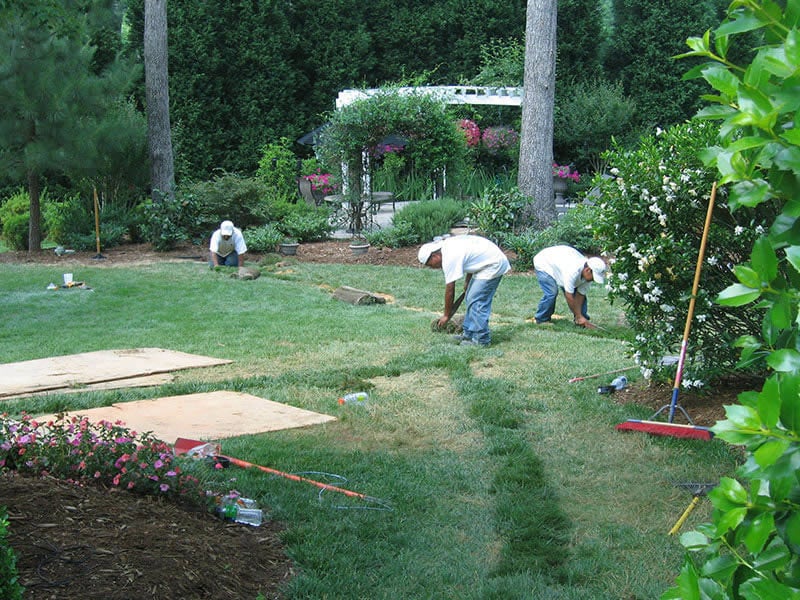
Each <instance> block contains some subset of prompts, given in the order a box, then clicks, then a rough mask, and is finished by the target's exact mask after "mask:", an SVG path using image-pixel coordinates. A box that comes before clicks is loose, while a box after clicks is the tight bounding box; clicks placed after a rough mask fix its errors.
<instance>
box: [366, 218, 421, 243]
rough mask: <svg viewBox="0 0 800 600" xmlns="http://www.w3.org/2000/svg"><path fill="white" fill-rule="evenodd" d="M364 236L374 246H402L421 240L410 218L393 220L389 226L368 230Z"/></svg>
mask: <svg viewBox="0 0 800 600" xmlns="http://www.w3.org/2000/svg"><path fill="white" fill-rule="evenodd" d="M364 237H365V238H366V240H367V241H368V242H369V243H370V245H371V246H374V247H376V248H378V247H381V246H383V247H386V248H404V247H406V246H413V245H415V244H419V243H421V242H422V239H421V238H420V236H419V235H418V234H417V232H416V231H415V230H414V226H413V224H412V223H411V221H410V220H401V221H399V222H398V221H393V223H392V226H391V227H386V228H385V229H376V230H374V231H368V232H366V233H365V234H364Z"/></svg>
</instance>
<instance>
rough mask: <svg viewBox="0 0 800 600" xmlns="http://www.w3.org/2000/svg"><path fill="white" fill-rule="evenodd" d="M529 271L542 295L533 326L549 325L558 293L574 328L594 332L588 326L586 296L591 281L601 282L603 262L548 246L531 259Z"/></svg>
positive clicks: (567, 249) (592, 327) (604, 268)
mask: <svg viewBox="0 0 800 600" xmlns="http://www.w3.org/2000/svg"><path fill="white" fill-rule="evenodd" d="M533 268H534V271H536V278H537V279H538V280H539V287H541V288H542V294H543V295H542V299H541V301H540V302H539V307H538V308H537V309H536V322H537V323H539V324H541V323H548V322H549V321H550V317H552V316H553V312H554V311H555V308H556V298H558V290H559V289H562V290H564V298H565V299H566V300H567V306H569V309H570V311H572V315H573V317H574V322H575V325H579V326H580V327H587V328H589V329H594V327H595V326H594V325H593V324H592V323H590V322H589V314H588V312H587V302H586V293H587V292H588V291H589V287H590V286H591V285H592V282H593V281H596V282H597V283H603V282H604V281H605V272H606V263H604V262H603V259H601V258H597V257H592V258H587V257H586V256H584V255H583V254H581V253H580V252H578V251H577V250H576V249H575V248H573V247H572V246H551V247H549V248H545V249H544V250H542V251H540V252H539V253H538V254H537V255H536V256H534V257H533Z"/></svg>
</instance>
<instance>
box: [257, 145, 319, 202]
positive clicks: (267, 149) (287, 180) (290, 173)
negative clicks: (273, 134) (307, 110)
mask: <svg viewBox="0 0 800 600" xmlns="http://www.w3.org/2000/svg"><path fill="white" fill-rule="evenodd" d="M314 162H316V161H314ZM313 172H314V171H308V172H306V171H305V170H304V171H303V174H307V173H313ZM298 175H299V173H298V172H297V157H296V156H295V155H294V152H292V149H291V142H290V141H289V139H288V138H285V137H284V138H281V139H280V140H279V141H277V142H272V143H270V144H267V145H266V146H264V148H263V149H262V151H261V159H260V160H259V161H258V170H257V171H256V178H257V179H259V180H261V181H262V182H263V183H264V184H265V185H266V187H267V191H268V193H269V194H270V195H271V196H278V197H281V198H284V199H286V200H289V199H292V198H295V197H296V196H297V176H298Z"/></svg>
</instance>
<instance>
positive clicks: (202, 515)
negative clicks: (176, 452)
mask: <svg viewBox="0 0 800 600" xmlns="http://www.w3.org/2000/svg"><path fill="white" fill-rule="evenodd" d="M0 506H7V507H8V514H9V531H10V535H9V543H10V544H11V547H12V548H13V549H14V551H15V553H16V555H17V560H18V562H17V570H18V573H19V575H20V582H21V583H22V585H24V586H25V588H26V592H25V595H24V597H25V598H28V599H31V600H37V599H42V600H44V599H51V598H58V599H59V600H73V599H74V600H79V599H98V600H100V599H103V600H123V599H124V600H127V599H128V598H175V599H177V598H185V599H190V598H197V599H198V600H199V599H201V598H202V599H207V598H219V599H225V598H230V599H232V600H233V599H237V600H238V599H240V598H255V597H256V596H257V595H258V594H259V593H261V594H263V595H264V597H265V598H280V595H279V586H280V584H282V583H284V582H286V581H287V580H288V578H289V577H290V576H291V574H292V564H291V561H289V559H288V558H287V557H286V555H285V554H284V552H283V548H282V545H281V543H280V540H279V537H278V534H279V531H280V529H281V527H280V525H279V524H277V523H273V522H270V521H266V522H265V523H264V524H262V525H261V526H260V527H250V526H248V525H239V524H237V523H228V522H224V521H222V520H220V519H218V518H216V517H215V516H213V515H212V514H211V513H207V512H202V511H190V510H188V509H186V508H182V507H180V506H178V505H176V504H173V503H170V502H164V501H159V500H158V499H156V498H155V497H152V496H137V495H134V494H131V493H129V492H126V491H120V490H103V489H100V488H96V487H78V486H76V485H74V484H71V483H66V482H63V481H58V480H54V479H35V478H30V477H19V476H15V475H7V476H2V477H0Z"/></svg>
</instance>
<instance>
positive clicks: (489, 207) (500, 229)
mask: <svg viewBox="0 0 800 600" xmlns="http://www.w3.org/2000/svg"><path fill="white" fill-rule="evenodd" d="M530 202H531V199H530V198H528V197H526V196H525V195H524V194H523V193H522V192H521V191H520V190H519V188H517V187H513V188H511V189H508V190H504V189H502V188H501V187H499V186H492V187H491V188H489V189H488V190H486V191H485V192H484V194H483V196H482V197H481V198H480V200H476V201H474V202H472V203H471V204H470V205H469V219H470V225H471V226H472V227H474V228H475V229H477V230H478V231H480V233H481V234H482V235H484V236H485V237H487V238H489V239H490V240H492V241H494V242H497V243H502V241H503V239H504V238H505V236H507V235H509V234H512V233H514V232H515V231H516V229H517V226H518V224H519V222H520V218H521V216H522V213H523V210H524V209H525V207H526V206H527V205H528V204H530Z"/></svg>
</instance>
